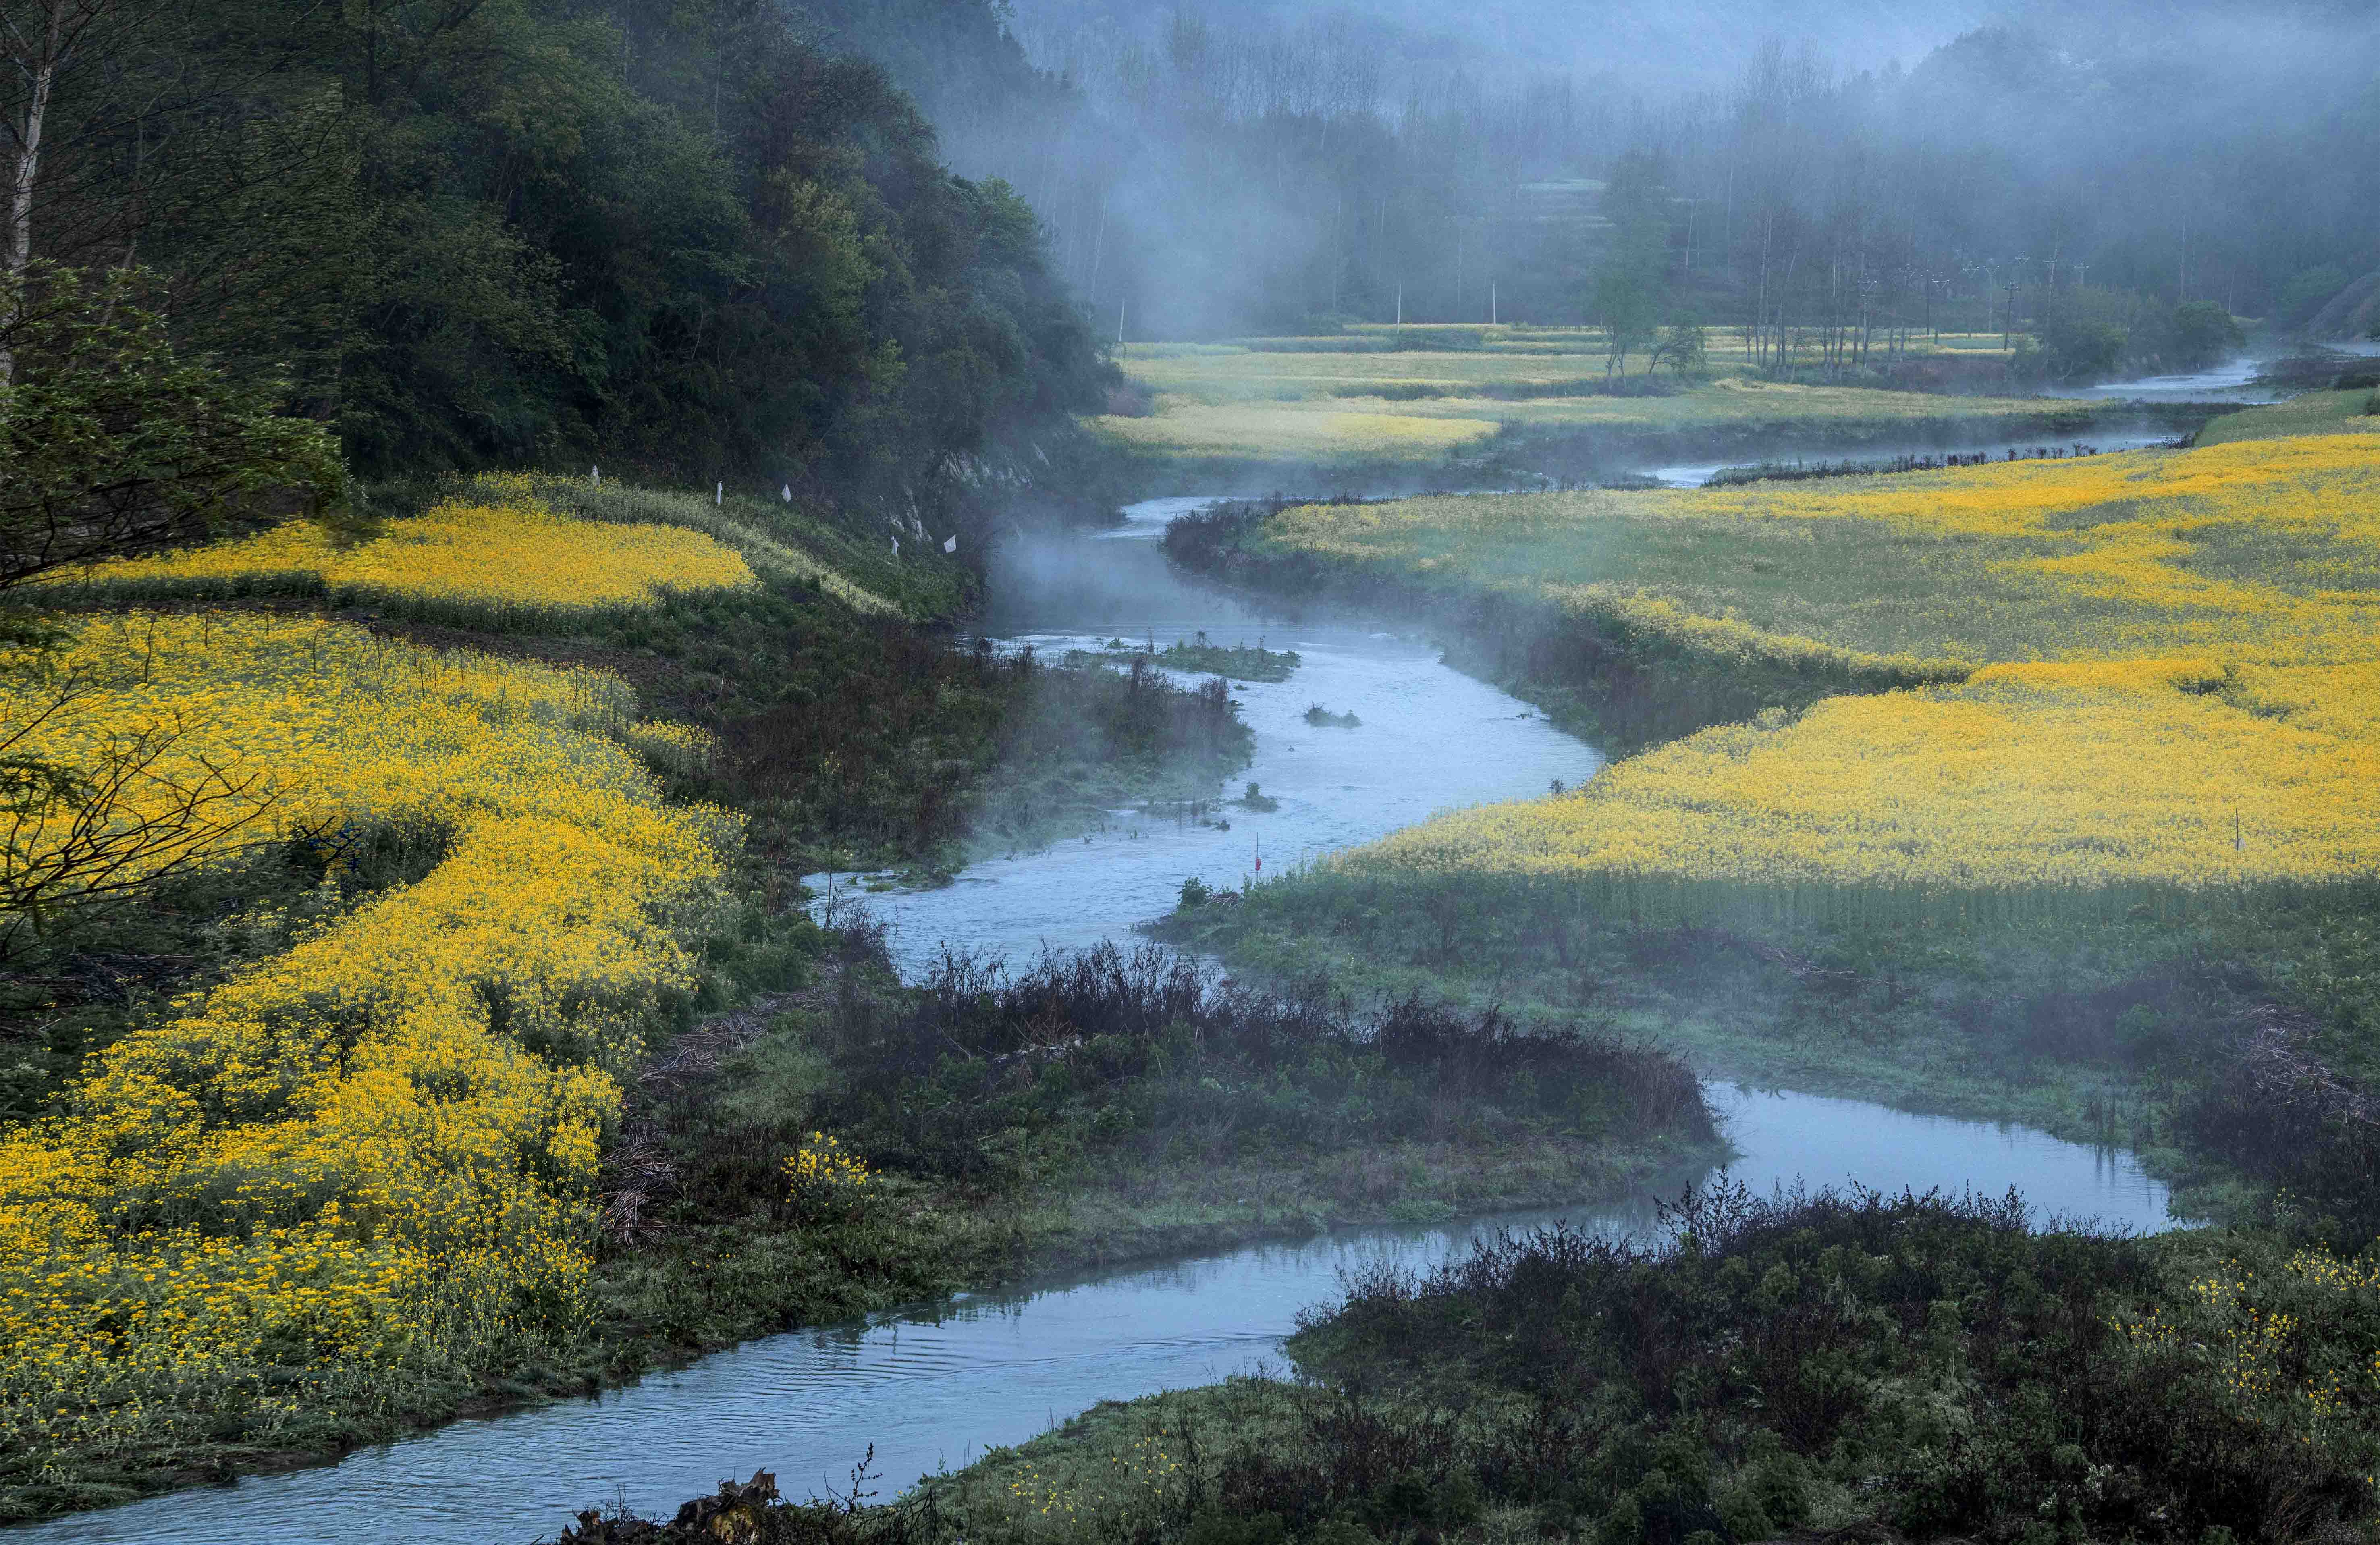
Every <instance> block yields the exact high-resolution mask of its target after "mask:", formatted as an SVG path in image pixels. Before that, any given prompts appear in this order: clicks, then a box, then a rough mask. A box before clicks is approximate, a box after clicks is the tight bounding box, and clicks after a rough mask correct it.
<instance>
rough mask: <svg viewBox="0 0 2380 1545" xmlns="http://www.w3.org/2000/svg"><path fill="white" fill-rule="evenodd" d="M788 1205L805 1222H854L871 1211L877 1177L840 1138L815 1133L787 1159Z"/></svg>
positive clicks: (786, 1183) (786, 1199) (789, 1209)
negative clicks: (872, 1190) (865, 1212)
mask: <svg viewBox="0 0 2380 1545" xmlns="http://www.w3.org/2000/svg"><path fill="white" fill-rule="evenodd" d="M784 1171H785V1205H786V1210H788V1211H789V1212H791V1213H792V1214H793V1216H794V1218H795V1220H796V1221H798V1222H801V1223H850V1222H853V1221H856V1219H857V1218H858V1217H859V1216H860V1214H861V1213H862V1212H864V1211H865V1210H867V1206H868V1200H869V1197H870V1192H869V1189H868V1187H869V1186H871V1185H872V1184H873V1183H874V1182H875V1179H876V1176H875V1174H873V1173H872V1172H871V1171H870V1170H869V1169H868V1164H867V1162H866V1161H865V1160H863V1159H861V1158H860V1157H859V1155H857V1154H856V1153H853V1152H850V1151H848V1150H845V1149H844V1146H843V1143H842V1141H841V1140H840V1139H839V1138H835V1137H829V1136H828V1135H827V1134H826V1133H824V1132H813V1133H811V1134H810V1135H809V1137H808V1140H807V1141H806V1142H804V1143H803V1144H802V1146H801V1147H800V1148H798V1149H796V1150H794V1152H793V1154H792V1155H791V1156H790V1157H788V1158H787V1159H786V1160H785V1164H784Z"/></svg>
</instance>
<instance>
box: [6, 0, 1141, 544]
mask: <svg viewBox="0 0 2380 1545" xmlns="http://www.w3.org/2000/svg"><path fill="white" fill-rule="evenodd" d="M0 21H5V22H6V27H5V29H0V46H5V47H6V50H7V51H8V54H9V55H10V57H9V59H8V60H7V61H6V62H7V64H8V65H9V66H10V68H9V69H7V70H6V71H5V72H0V78H5V79H6V85H5V86H0V91H6V93H7V97H6V103H5V104H0V105H5V113H6V124H7V127H8V129H9V132H10V138H9V139H8V140H6V146H5V148H6V152H7V154H8V159H9V167H10V169H11V171H12V173H13V174H14V184H13V186H14V187H15V189H16V191H17V198H16V200H15V201H14V204H13V218H12V221H11V224H10V225H9V227H8V237H9V239H8V241H7V242H6V243H4V244H0V246H5V248H6V254H5V255H6V258H7V268H8V276H9V278H10V280H11V282H12V285H13V286H15V287H14V288H12V290H11V294H12V296H17V297H30V298H39V297H41V296H42V295H44V294H46V293H50V292H52V291H53V290H55V286H57V284H58V283H59V281H60V278H61V276H66V277H67V278H68V279H71V280H74V281H76V282H79V284H80V286H81V288H82V290H83V291H84V292H86V293H89V294H91V295H93V296H102V295H112V294H115V293H116V290H115V289H113V288H110V287H109V286H102V285H98V284H95V283H93V282H91V279H90V278H89V275H91V274H93V273H94V272H96V271H105V272H108V273H110V274H119V273H134V272H136V271H137V279H138V286H139V289H140V297H141V299H142V302H143V309H144V311H145V312H146V313H147V314H150V315H152V316H155V317H158V318H162V319H163V325H164V329H165V331H166V332H167V334H168V335H170V339H171V342H172V345H173V347H175V348H176V350H177V351H179V354H180V357H182V358H184V359H191V360H200V361H205V362H207V363H208V364H210V365H211V366H212V368H213V369H214V370H215V371H218V372H219V373H220V374H221V375H222V376H223V377H224V378H225V379H230V380H236V381H244V382H250V383H260V389H262V390H264V391H266V392H267V394H268V395H269V396H270V397H271V399H272V400H273V403H274V404H275V405H276V406H277V407H278V408H280V409H281V410H282V411H283V412H285V413H287V414H290V415H293V416H295V417H297V418H300V419H305V420H315V421H318V422H320V423H322V424H323V425H326V426H328V427H329V428H330V430H332V431H333V432H334V433H335V435H336V438H337V440H338V442H339V444H341V446H342V447H343V448H344V451H345V453H346V456H347V457H348V458H349V460H350V461H351V463H352V464H353V465H354V467H355V468H357V470H358V471H359V472H361V473H363V474H364V475H366V476H384V475H388V474H392V473H398V472H418V471H431V470H437V469H441V468H471V467H479V466H486V465H495V464H502V465H520V464H540V465H548V466H576V467H578V468H585V467H586V466H588V465H589V464H590V463H601V465H602V466H603V467H604V468H605V470H606V471H607V472H608V471H613V470H614V469H616V470H618V471H622V472H637V471H641V472H644V473H647V474H650V475H652V476H655V477H659V478H666V479H670V480H674V481H682V482H700V483H702V484H704V485H706V486H707V485H708V484H709V483H710V481H712V480H714V479H724V480H730V481H731V485H732V484H733V482H735V481H746V482H747V483H749V482H759V483H765V485H766V486H767V487H768V488H769V489H770V490H771V492H772V493H773V492H774V491H775V490H776V488H777V485H778V484H779V483H781V482H791V483H792V484H794V485H795V488H796V489H803V490H807V491H823V492H829V493H841V494H845V495H859V496H874V497H879V498H881V499H883V500H885V501H887V502H892V503H895V504H898V505H902V506H904V507H915V505H914V504H913V503H912V502H913V501H915V502H917V503H924V502H927V501H931V500H936V499H937V498H938V497H941V496H947V495H949V494H951V493H954V492H958V491H961V490H963V489H964V488H965V486H967V485H970V484H981V483H984V482H985V481H996V480H998V479H999V478H1001V477H1002V474H1003V471H1004V472H1005V473H1006V475H1007V476H1008V477H1009V479H1010V480H1011V481H1014V479H1015V478H1016V477H1018V476H1021V475H1022V474H1021V471H1020V469H1021V468H1025V467H1027V466H1032V465H1036V464H1037V463H1038V458H1033V450H1034V447H1035V446H1037V445H1038V446H1039V447H1040V448H1041V453H1042V456H1047V455H1048V454H1049V450H1050V446H1049V442H1050V439H1051V437H1053V436H1056V437H1062V436H1063V435H1064V434H1065V433H1067V432H1068V423H1069V420H1067V419H1066V417H1065V415H1066V414H1067V412H1068V411H1069V410H1073V409H1078V408H1083V407H1085V406H1088V405H1092V404H1095V403H1097V402H1098V401H1099V400H1100V397H1101V394H1102V393H1103V392H1104V391H1105V390H1106V387H1107V383H1108V382H1109V381H1110V379H1111V367H1109V366H1108V365H1106V364H1105V362H1104V361H1103V360H1102V359H1101V358H1100V356H1099V352H1098V350H1097V348H1096V347H1095V340H1094V339H1093V337H1092V335H1091V333H1090V331H1089V329H1088V328H1087V325H1086V323H1085V322H1084V321H1083V320H1082V318H1081V317H1080V315H1079V314H1078V312H1077V310H1076V309H1075V305H1074V303H1073V301H1072V300H1071V298H1069V295H1068V293H1067V289H1066V286H1065V283H1064V281H1063V280H1062V278H1061V277H1060V276H1059V275H1058V274H1054V273H1053V272H1052V271H1051V269H1050V264H1049V262H1047V259H1046V255H1045V252H1044V249H1043V246H1042V240H1041V235H1040V230H1039V226H1038V221H1037V219H1036V217H1035V215H1034V213H1033V212H1032V210H1031V209H1030V208H1028V207H1027V205H1026V203H1025V201H1023V200H1022V199H1021V198H1020V197H1019V196H1018V195H1017V194H1015V193H1014V192H1013V191H1011V190H1010V189H1008V188H1006V187H1005V186H1003V185H1002V184H1001V183H999V182H998V181H996V180H984V181H969V180H963V179H960V178H957V177H954V176H952V175H950V173H949V172H948V171H947V170H946V168H945V167H944V166H943V164H941V152H940V149H939V148H938V145H937V142H936V140H935V136H934V133H933V131H932V129H931V128H929V125H928V123H927V121H926V119H925V118H924V117H923V116H921V115H920V114H919V113H918V111H917V108H916V106H915V104H914V103H913V102H912V100H911V99H910V98H909V97H908V96H907V94H906V93H905V92H904V91H902V90H900V89H899V88H898V87H897V86H895V85H894V84H893V83H892V80H891V79H890V78H889V77H888V76H887V75H886V73H885V72H884V69H883V68H882V67H880V66H879V65H877V64H875V63H873V62H870V61H868V59H866V58H864V57H863V56H861V55H859V54H858V53H856V52H855V51H854V50H853V49H852V48H851V47H849V46H847V45H846V44H845V43H844V42H842V41H839V40H838V39H837V38H835V37H834V36H833V35H832V30H831V29H830V28H829V26H828V25H827V24H826V23H825V22H823V21H821V20H820V18H813V17H811V16H808V15H807V14H806V13H803V12H801V11H798V10H794V9H788V8H784V7H780V6H771V5H768V4H762V3H758V0H696V3H693V4H684V3H675V0H673V3H669V4H663V3H661V0H592V3H580V0H350V3H345V4H331V3H326V0H5V4H0ZM995 39H996V33H995ZM9 304H10V305H11V306H12V307H17V306H21V305H22V304H23V301H22V300H21V299H12V300H11V301H10V302H9ZM102 320H103V319H100V318H98V317H97V316H96V315H94V317H93V318H92V319H91V325H93V326H97V325H99V324H100V322H101V321H102ZM1028 458H1031V459H1028Z"/></svg>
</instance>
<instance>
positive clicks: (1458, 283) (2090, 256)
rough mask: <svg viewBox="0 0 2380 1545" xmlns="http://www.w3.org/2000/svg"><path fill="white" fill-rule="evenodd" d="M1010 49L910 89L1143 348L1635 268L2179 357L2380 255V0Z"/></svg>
mask: <svg viewBox="0 0 2380 1545" xmlns="http://www.w3.org/2000/svg"><path fill="white" fill-rule="evenodd" d="M987 24H988V25H996V24H998V23H996V22H994V23H987ZM870 25H873V24H870ZM1005 27H1006V29H1007V30H1008V31H1009V32H1010V33H1011V34H1012V36H1013V39H1014V43H1013V44H1012V45H1011V47H1010V50H1008V51H1004V52H1005V57H1004V59H1003V60H1002V61H1000V62H996V63H995V62H991V61H989V60H979V61H978V62H977V64H975V65H974V66H973V67H966V68H958V67H953V65H952V63H951V61H950V60H949V58H948V57H940V58H938V59H937V60H936V61H935V62H934V63H933V65H932V66H931V67H928V66H926V65H924V64H923V63H922V62H921V63H920V64H919V65H918V66H917V67H913V68H911V69H909V70H907V71H905V72H904V73H905V75H906V76H907V77H908V78H909V83H910V84H912V85H913V86H914V87H915V88H916V89H917V91H918V92H919V94H920V96H921V98H922V100H923V101H924V102H925V103H927V105H928V107H929V112H931V114H932V115H933V116H934V117H935V119H936V121H937V122H938V124H939V125H940V126H941V128H942V130H943V139H944V144H945V146H946V148H947V151H948V153H949V154H950V155H951V157H952V158H953V163H954V164H956V165H957V166H958V167H959V168H960V169H961V170H963V171H965V172H966V173H969V174H971V175H977V176H1000V177H1003V178H1005V179H1007V180H1008V181H1009V182H1011V183H1013V184H1014V185H1015V186H1016V187H1017V188H1018V189H1021V190H1023V191H1024V193H1025V194H1026V197H1027V198H1028V199H1029V200H1030V201H1032V203H1033V205H1034V207H1035V208H1036V209H1037V210H1038V212H1039V213H1040V214H1041V216H1042V218H1043V220H1044V221H1045V222H1046V223H1047V225H1048V226H1049V228H1050V232H1051V235H1052V237H1053V241H1054V246H1055V251H1056V254H1057V257H1058V260H1059V262H1060V263H1061V265H1062V269H1063V272H1064V274H1065V275H1066V276H1067V278H1068V279H1069V280H1070V281H1071V282H1072V283H1073V284H1074V285H1075V287H1076V289H1077V290H1078V292H1079V293H1080V294H1081V295H1082V296H1083V297H1084V298H1085V300H1086V302H1087V305H1088V306H1089V308H1090V310H1092V312H1093V313H1094V316H1095V317H1097V318H1099V319H1102V320H1101V321H1100V322H1099V325H1101V326H1102V327H1104V328H1106V329H1107V330H1108V331H1109V332H1110V333H1111V335H1113V334H1115V333H1116V332H1118V331H1119V330H1120V331H1121V332H1122V334H1123V335H1124V336H1126V337H1131V338H1179V337H1194V336H1227V335H1240V334H1249V333H1276V334H1278V333H1298V332H1307V333H1310V332H1314V331H1317V330H1328V327H1329V326H1330V322H1331V321H1332V319H1350V320H1353V319H1362V320H1367V321H1374V322H1386V321H1391V320H1395V319H1396V318H1397V317H1398V316H1399V315H1400V311H1402V316H1403V320H1405V321H1407V322H1487V321H1488V320H1490V319H1491V317H1493V318H1495V319H1497V320H1501V321H1506V322H1512V321H1519V322H1536V323H1560V322H1580V321H1588V320H1598V319H1597V318H1596V317H1595V316H1594V313H1595V312H1596V310H1597V304H1598V302H1597V281H1598V280H1602V281H1604V282H1603V284H1602V286H1601V291H1600V293H1601V305H1602V306H1603V307H1604V308H1605V309H1606V310H1609V309H1611V308H1614V307H1617V308H1618V309H1619V310H1621V311H1622V312H1632V311H1639V310H1641V311H1645V312H1646V313H1648V316H1661V317H1675V316H1693V317H1696V318H1698V319H1700V320H1703V321H1705V322H1714V321H1718V320H1721V319H1724V320H1725V321H1727V322H1730V323H1732V322H1737V321H1739V320H1743V313H1747V312H1748V313H1751V314H1753V315H1756V316H1762V317H1766V318H1767V319H1768V320H1769V321H1770V322H1772V323H1774V324H1777V325H1781V326H1803V325H1826V324H1828V323H1831V322H1850V321H1857V322H1860V323H1861V324H1863V325H1867V326H1875V325H1877V324H1879V323H1884V324H1889V325H1892V326H1900V327H1911V326H1920V325H1938V324H1939V323H1940V322H1942V320H1943V319H1944V317H1945V316H1946V315H1952V314H1954V315H1955V316H1956V317H1957V319H1958V320H1959V321H1960V322H1961V325H1969V326H1972V327H1973V328H1975V329H1977V330H1984V329H1988V328H1991V327H1994V326H1996V325H1998V323H1997V322H1995V321H1994V320H1993V319H1995V318H1997V317H1999V316H2001V315H2002V314H2003V313H2004V312H2005V311H2006V310H2007V308H2008V306H2009V304H2010V297H2011V295H2012V294H2013V296H2014V298H2015V300H2014V303H2015V306H2016V309H2017V310H2018V312H2019V314H2031V313H2032V312H2033V311H2034V310H2036V309H2038V307H2039V304H2040V300H2041V298H2044V297H2052V296H2054V297H2056V299H2055V300H2054V301H2053V302H2052V308H2051V309H2052V310H2054V311H2058V312H2061V313H2062V314H2063V315H2064V316H2065V317H2066V318H2067V319H2068V321H2069V322H2070V325H2071V326H2076V327H2087V326H2089V325H2092V324H2099V325H2114V326H2118V327H2120V328H2122V329H2123V330H2124V331H2126V332H2127V333H2128V334H2130V335H2133V343H2132V345H2131V348H2132V351H2133V352H2134V353H2135V354H2138V355H2141V356H2143V357H2144V358H2145V357H2149V356H2155V355H2157V354H2159V353H2160V352H2161V351H2162V352H2164V353H2168V354H2169V353H2172V352H2173V351H2174V348H2175V347H2176V345H2175V341H2174V340H2170V339H2167V338H2162V337H2159V336H2156V335H2155V334H2156V333H2157V332H2158V329H2157V328H2155V327H2152V328H2150V329H2149V330H2148V333H2147V334H2146V335H2143V333H2142V329H2141V327H2140V322H2141V320H2142V316H2143V311H2144V310H2147V309H2155V310H2157V311H2159V312H2164V311H2169V310H2171V308H2172V307H2173V306H2175V305H2177V304H2179V303H2180V302H2184V301H2189V300H2212V301H2216V302H2219V303H2220V304H2222V305H2223V306H2225V307H2227V308H2228V309H2229V310H2232V311H2234V312H2236V313H2239V314H2241V315H2246V316H2253V317H2264V318H2270V319H2274V320H2277V321H2280V322H2285V323H2290V324H2298V323H2305V322H2315V321H2317V315H2318V313H2321V312H2322V311H2323V308H2324V306H2325V303H2326V302H2328V301H2330V300H2331V299H2332V298H2334V297H2335V296H2337V295H2338V294H2339V292H2340V291H2341V290H2343V289H2344V288H2345V287H2346V286H2348V285H2349V284H2350V282H2351V281H2354V280H2356V279H2358V278H2359V277H2362V276H2363V275H2366V274H2370V273H2371V272H2372V270H2373V269H2374V267H2375V266H2380V260H2375V248H2374V242H2375V238H2380V223H2376V220H2380V217H2375V215H2374V211H2375V209H2380V167H2375V166H2374V164H2373V162H2372V160H2371V158H2370V157H2369V156H2366V155H2359V154H2358V153H2356V152H2355V150H2354V147H2355V146H2357V145H2358V144H2361V143H2365V142H2368V137H2369V135H2370V134H2371V132H2372V128H2373V126H2374V123H2375V122H2380V89H2375V86H2374V80H2375V75H2380V71H2376V70H2375V65H2380V53H2375V38H2380V24H2376V23H2375V21H2374V16H2373V14H2372V12H2371V10H2370V9H2369V7H2365V6H2353V5H2338V4H2298V5H2271V6H2255V7H2240V6H2219V5H2193V4H2172V5H2131V6H2095V5H2080V4H2062V3H2058V0H2042V3H2037V4H2021V5H2013V6H1991V5H1983V4H1950V5H1924V6H1884V5H1845V6H1815V5H1801V6H1773V5H1750V4H1725V3H1718V4H1704V5H1694V6H1667V5H1659V6H1657V5H1650V4H1641V3H1638V4H1621V5H1609V6H1570V5H1552V4H1543V5H1537V4H1525V3H1521V0H1504V3H1500V4H1494V5H1488V6H1475V7H1474V6H1464V7H1444V6H1430V5H1424V4H1419V3H1408V4H1386V3H1382V4H1371V5H1365V4H1356V5H1345V6H1320V5H1317V6H1270V5H1253V4H1228V3H1226V4H1210V5H1185V6H1160V5H1153V4H1150V5H1144V4H1135V3H1132V0H1021V3H1019V4H1018V5H1016V6H1015V7H1014V11H1013V13H1012V14H1011V15H1009V16H1008V17H1007V18H1005ZM1026 66H1029V70H1028V69H1027V68H1026ZM2010 286H2016V288H2015V289H2014V290H2013V291H2011V289H2010ZM1637 291H1645V292H1648V293H1645V294H1643V295H1638V294H1636V293H1634V292H1637ZM2363 298H2365V297H2363V296H2359V297H2357V298H2355V299H2357V300H2361V299H2363ZM2319 321H2320V322H2321V324H2322V329H2323V330H2325V331H2328V332H2331V333H2335V334H2339V335H2344V334H2346V333H2348V332H2349V331H2350V330H2354V331H2357V332H2361V331H2362V330H2364V329H2367V328H2368V327H2369V326H2370V325H2371V324H2372V322H2374V321H2380V315H2374V313H2373V311H2372V308H2371V307H2370V306H2369V305H2362V306H2360V307H2359V306H2358V305H2356V304H2355V303H2354V302H2353V301H2350V303H2349V304H2348V305H2345V306H2342V307H2340V308H2338V309H2337V310H2335V311H2334V312H2333V313H2331V314H2325V315H2320V316H2319ZM2359 324H2360V325H2359ZM2045 344H2046V346H2049V347H2058V346H2060V345H2062V346H2063V351H2064V352H2065V353H2067V354H2070V355H2076V354H2079V355H2083V356H2088V355H2089V354H2090V352H2091V350H2092V348H2093V347H2104V345H2099V346H2095V345H2094V343H2093V342H2092V341H2091V340H2090V339H2087V338H2074V337H2064V338H2059V339H2046V340H2045ZM2091 362H2092V361H2090V360H2089V359H2081V360H2070V361H2068V363H2070V364H2087V363H2091Z"/></svg>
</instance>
